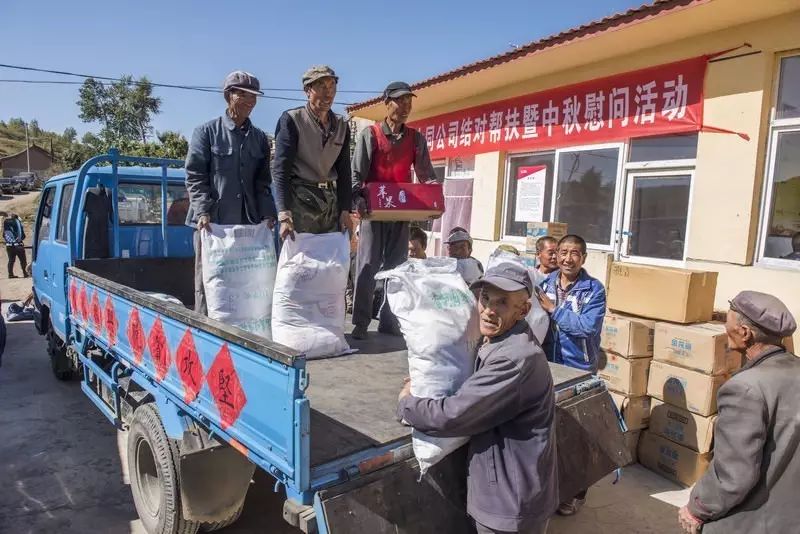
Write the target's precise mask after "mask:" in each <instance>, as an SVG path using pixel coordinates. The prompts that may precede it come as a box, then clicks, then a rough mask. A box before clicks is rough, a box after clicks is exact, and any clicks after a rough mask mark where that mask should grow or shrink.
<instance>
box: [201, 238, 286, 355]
mask: <svg viewBox="0 0 800 534" xmlns="http://www.w3.org/2000/svg"><path fill="white" fill-rule="evenodd" d="M200 239H201V247H202V248H201V258H202V262H203V289H204V291H205V294H206V304H207V306H208V316H209V317H210V318H212V319H216V320H218V321H221V322H223V323H225V324H228V325H231V326H236V327H238V328H241V329H242V330H247V331H248V332H252V333H253V334H256V335H259V336H262V337H265V338H267V339H270V335H271V332H272V325H271V322H272V288H273V286H274V284H275V270H276V258H275V242H274V241H273V240H272V231H271V230H270V229H269V228H268V227H267V225H266V224H257V225H218V224H212V225H211V229H210V231H202V230H201V231H200Z"/></svg>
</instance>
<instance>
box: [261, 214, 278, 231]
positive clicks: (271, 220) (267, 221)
mask: <svg viewBox="0 0 800 534" xmlns="http://www.w3.org/2000/svg"><path fill="white" fill-rule="evenodd" d="M261 222H262V223H264V224H266V225H267V228H269V229H270V230H272V229H273V228H275V217H264V218H263V219H261Z"/></svg>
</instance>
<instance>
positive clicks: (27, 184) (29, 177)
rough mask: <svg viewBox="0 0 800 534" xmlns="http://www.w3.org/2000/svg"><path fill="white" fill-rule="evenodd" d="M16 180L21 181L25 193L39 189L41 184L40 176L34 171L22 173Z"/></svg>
mask: <svg viewBox="0 0 800 534" xmlns="http://www.w3.org/2000/svg"><path fill="white" fill-rule="evenodd" d="M14 179H15V180H19V181H20V183H21V185H22V189H23V190H24V191H33V190H34V189H36V188H37V186H38V183H39V175H38V174H36V173H35V172H33V171H31V172H21V173H19V174H18V175H16V176H15V177H14Z"/></svg>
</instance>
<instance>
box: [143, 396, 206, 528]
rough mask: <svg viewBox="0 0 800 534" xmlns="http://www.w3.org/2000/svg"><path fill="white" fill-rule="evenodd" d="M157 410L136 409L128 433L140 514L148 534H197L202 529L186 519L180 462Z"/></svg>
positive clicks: (150, 408) (147, 407)
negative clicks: (182, 505) (182, 501)
mask: <svg viewBox="0 0 800 534" xmlns="http://www.w3.org/2000/svg"><path fill="white" fill-rule="evenodd" d="M177 458H178V448H177V445H176V443H175V442H174V441H172V440H170V439H169V438H168V437H167V433H166V432H165V430H164V425H162V424H161V419H160V418H159V416H158V411H157V410H156V407H155V406H154V405H153V404H152V403H151V404H145V405H144V406H140V407H139V408H137V409H136V411H135V412H134V414H133V423H132V424H131V428H130V431H129V433H128V472H129V473H130V478H131V492H132V493H133V501H134V504H135V505H136V511H137V512H138V513H139V518H140V519H141V520H142V523H143V525H144V527H145V530H147V532H148V534H195V533H196V532H197V529H198V528H199V526H200V523H198V522H196V521H188V520H186V519H184V517H183V511H182V508H181V491H180V480H179V476H178V471H177V469H176V466H177V464H176V460H177Z"/></svg>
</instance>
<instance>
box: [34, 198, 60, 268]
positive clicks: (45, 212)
mask: <svg viewBox="0 0 800 534" xmlns="http://www.w3.org/2000/svg"><path fill="white" fill-rule="evenodd" d="M55 198H56V187H55V186H50V187H48V188H46V189H45V190H44V192H43V193H42V202H41V204H40V206H39V220H38V221H37V222H36V248H35V249H34V251H33V259H34V260H35V259H36V253H37V252H38V250H39V245H40V244H41V242H42V241H46V240H48V239H50V217H52V216H53V202H54V201H55Z"/></svg>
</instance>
